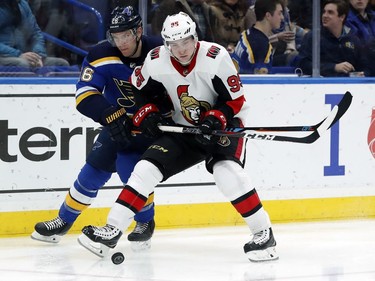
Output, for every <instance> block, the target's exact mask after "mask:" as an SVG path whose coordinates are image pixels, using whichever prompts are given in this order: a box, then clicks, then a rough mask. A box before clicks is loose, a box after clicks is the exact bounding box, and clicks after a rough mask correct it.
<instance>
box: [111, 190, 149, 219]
mask: <svg viewBox="0 0 375 281" xmlns="http://www.w3.org/2000/svg"><path fill="white" fill-rule="evenodd" d="M146 201H147V197H145V196H143V195H142V194H140V193H138V192H137V191H136V190H135V189H134V188H132V187H131V186H129V185H125V187H124V189H123V190H122V191H121V193H120V195H119V196H118V198H117V200H116V203H119V204H121V205H123V206H125V207H127V208H129V209H130V210H132V211H133V212H134V213H138V212H139V211H140V210H141V209H142V208H143V206H144V205H145V204H146Z"/></svg>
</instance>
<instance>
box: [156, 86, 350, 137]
mask: <svg viewBox="0 0 375 281" xmlns="http://www.w3.org/2000/svg"><path fill="white" fill-rule="evenodd" d="M352 98H353V96H352V94H351V93H350V92H346V93H345V95H344V96H343V98H342V99H341V101H340V102H339V103H338V104H337V105H335V106H334V107H333V109H332V111H331V112H330V114H329V115H328V116H327V117H326V118H325V119H323V120H322V121H321V122H319V123H317V124H316V125H312V126H280V127H245V128H227V129H225V130H223V131H218V130H217V131H212V133H211V135H215V136H227V137H236V138H248V139H257V140H269V141H286V142H297V143H313V142H315V141H316V140H317V139H318V138H319V137H320V136H321V135H322V134H323V133H324V132H326V131H327V130H329V129H330V128H331V127H332V126H333V125H334V124H335V123H336V122H337V121H338V120H339V119H340V118H341V117H342V116H343V115H344V114H345V112H346V111H347V110H348V108H349V106H350V104H351V102H352ZM159 129H160V130H162V131H164V132H172V133H187V134H201V133H202V132H201V131H200V129H199V128H197V127H181V126H159ZM272 131H276V132H277V131H278V132H283V131H284V132H311V133H310V134H308V135H307V136H304V137H295V136H286V135H274V134H264V133H259V132H272Z"/></svg>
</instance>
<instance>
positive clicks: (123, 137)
mask: <svg viewBox="0 0 375 281" xmlns="http://www.w3.org/2000/svg"><path fill="white" fill-rule="evenodd" d="M100 123H101V124H102V125H103V126H105V127H107V128H108V129H109V135H110V137H111V139H112V140H113V141H114V142H116V143H117V144H118V145H120V146H121V147H122V148H125V147H126V146H128V145H129V142H130V137H131V128H132V123H131V120H130V118H129V117H128V115H127V114H126V111H125V108H123V107H121V108H116V107H114V106H112V107H110V108H108V109H107V110H106V111H104V113H103V116H102V118H101V122H100Z"/></svg>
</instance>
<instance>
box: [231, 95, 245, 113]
mask: <svg viewBox="0 0 375 281" xmlns="http://www.w3.org/2000/svg"><path fill="white" fill-rule="evenodd" d="M245 101H246V99H245V96H240V97H238V98H236V99H235V100H231V101H227V102H226V104H227V105H228V106H229V107H230V108H231V109H232V110H233V114H234V115H236V114H237V113H238V112H240V110H241V108H242V106H243V104H244V103H245Z"/></svg>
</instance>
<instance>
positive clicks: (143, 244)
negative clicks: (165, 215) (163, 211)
mask: <svg viewBox="0 0 375 281" xmlns="http://www.w3.org/2000/svg"><path fill="white" fill-rule="evenodd" d="M154 229H155V221H154V220H153V219H152V220H151V221H149V222H146V223H142V222H137V224H136V226H135V227H134V229H133V231H132V232H131V233H130V234H129V235H128V240H129V241H130V242H131V248H132V250H133V251H136V252H137V251H142V250H146V249H150V248H151V237H152V235H153V234H154Z"/></svg>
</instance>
